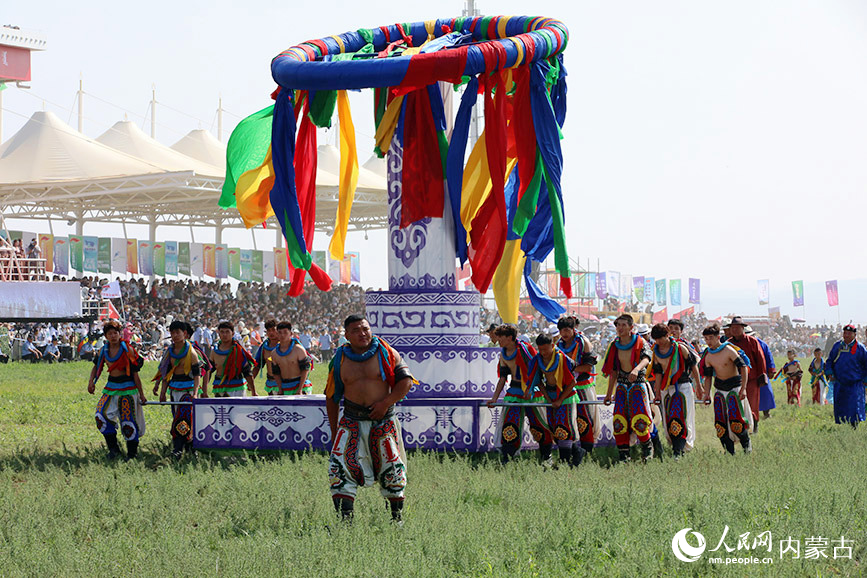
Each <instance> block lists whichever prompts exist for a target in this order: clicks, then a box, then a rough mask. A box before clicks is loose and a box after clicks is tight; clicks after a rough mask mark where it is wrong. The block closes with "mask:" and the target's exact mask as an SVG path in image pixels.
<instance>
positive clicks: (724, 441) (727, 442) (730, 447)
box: [719, 436, 735, 455]
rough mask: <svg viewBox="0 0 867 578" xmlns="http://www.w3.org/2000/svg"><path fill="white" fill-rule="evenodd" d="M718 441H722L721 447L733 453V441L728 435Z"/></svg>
mask: <svg viewBox="0 0 867 578" xmlns="http://www.w3.org/2000/svg"><path fill="white" fill-rule="evenodd" d="M719 441H721V442H722V445H723V447H724V448H725V449H726V451H727V452H728V453H730V454H731V455H735V442H733V441H732V440H731V438H729V437H728V436H726V437H721V438H720V439H719Z"/></svg>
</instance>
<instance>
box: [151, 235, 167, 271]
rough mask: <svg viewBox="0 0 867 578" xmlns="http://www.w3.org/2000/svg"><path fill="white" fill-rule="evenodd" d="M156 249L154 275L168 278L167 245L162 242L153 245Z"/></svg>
mask: <svg viewBox="0 0 867 578" xmlns="http://www.w3.org/2000/svg"><path fill="white" fill-rule="evenodd" d="M153 248H154V275H156V276H157V277H165V276H166V244H165V243H163V242H162V241H159V242H157V243H154V244H153Z"/></svg>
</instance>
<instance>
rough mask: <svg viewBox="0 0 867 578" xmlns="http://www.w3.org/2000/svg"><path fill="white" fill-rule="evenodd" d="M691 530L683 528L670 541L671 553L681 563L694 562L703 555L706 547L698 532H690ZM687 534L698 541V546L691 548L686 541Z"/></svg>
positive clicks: (702, 537)
mask: <svg viewBox="0 0 867 578" xmlns="http://www.w3.org/2000/svg"><path fill="white" fill-rule="evenodd" d="M691 530H692V528H684V529H683V530H681V531H679V532H678V533H677V534H675V535H674V538H672V539H671V551H672V552H674V555H675V557H676V558H677V559H678V560H680V561H681V562H695V561H696V560H698V559H699V558H700V557H701V555H702V554H703V553H704V549H705V548H706V547H707V543H706V542H705V539H704V536H702V535H701V534H699V533H698V532H692V531H691ZM687 534H692V535H693V536H695V537H696V539H697V540H698V545H696V546H693V545H691V544H690V543H689V542H688V541H687V538H686V536H687Z"/></svg>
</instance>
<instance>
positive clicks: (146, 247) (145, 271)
mask: <svg viewBox="0 0 867 578" xmlns="http://www.w3.org/2000/svg"><path fill="white" fill-rule="evenodd" d="M138 272H139V275H146V276H148V277H150V276H151V275H153V274H154V246H153V244H152V243H151V242H150V241H139V242H138Z"/></svg>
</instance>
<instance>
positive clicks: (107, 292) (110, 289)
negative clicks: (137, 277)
mask: <svg viewBox="0 0 867 578" xmlns="http://www.w3.org/2000/svg"><path fill="white" fill-rule="evenodd" d="M102 298H103V299H119V298H120V283H119V282H118V281H112V282H111V283H109V284H108V285H103V286H102Z"/></svg>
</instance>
